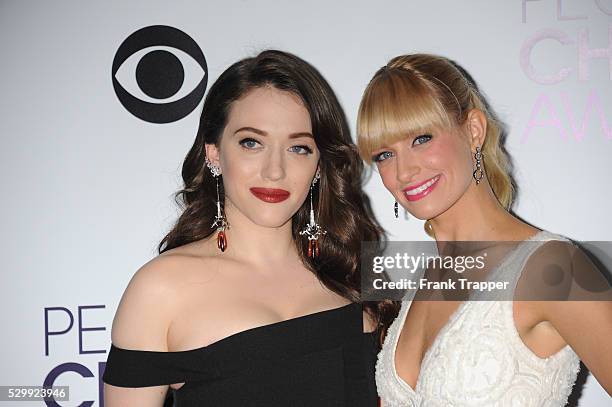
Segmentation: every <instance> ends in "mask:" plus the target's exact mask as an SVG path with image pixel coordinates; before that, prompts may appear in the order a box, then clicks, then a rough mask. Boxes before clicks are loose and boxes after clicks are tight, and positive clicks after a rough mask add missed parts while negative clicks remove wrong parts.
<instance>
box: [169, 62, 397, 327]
mask: <svg viewBox="0 0 612 407" xmlns="http://www.w3.org/2000/svg"><path fill="white" fill-rule="evenodd" d="M266 86H270V87H274V88H276V89H279V90H283V91H287V92H291V93H292V94H295V95H297V96H299V97H300V99H301V100H302V102H303V103H304V105H305V107H306V109H307V110H308V112H309V114H310V120H311V124H312V131H313V135H314V139H315V142H316V145H317V147H318V149H319V151H320V154H321V155H320V162H319V165H320V172H321V179H320V181H319V182H318V183H317V184H316V185H315V188H313V202H316V203H317V204H316V205H317V208H318V209H315V210H316V211H317V212H318V213H317V215H318V221H319V223H320V224H321V225H322V226H323V228H324V229H326V230H327V234H326V235H325V236H324V237H323V238H322V241H320V256H318V257H317V258H316V259H312V258H309V257H308V256H307V249H306V244H305V238H303V237H301V236H300V235H299V230H300V229H301V228H302V227H303V226H304V225H305V224H306V223H308V220H309V200H306V201H305V202H304V204H303V205H302V206H301V207H300V209H299V210H298V211H297V213H296V214H295V215H294V216H293V222H292V233H293V239H294V241H295V242H296V246H297V248H298V252H299V255H300V257H301V259H302V262H303V263H304V265H306V267H308V268H309V269H310V270H312V272H313V273H315V274H316V276H317V277H318V278H319V280H320V281H321V282H322V283H323V284H324V285H325V286H326V287H327V288H329V289H330V290H332V291H334V292H336V293H338V294H339V295H341V296H343V297H345V298H347V299H349V300H351V301H353V302H359V301H360V298H359V292H360V248H361V242H362V241H381V238H383V237H384V232H383V230H382V228H381V227H380V226H379V225H378V223H377V221H376V220H375V218H374V216H373V214H372V210H371V207H370V203H369V199H368V197H367V196H366V195H365V194H364V192H363V190H362V174H363V169H364V168H363V162H362V160H361V159H360V157H359V153H358V151H357V147H356V146H355V144H354V143H353V141H352V139H351V136H350V132H349V128H348V124H347V121H346V117H345V115H344V112H343V110H342V108H341V107H340V103H339V102H338V99H337V98H336V96H335V94H334V92H333V91H332V89H331V87H330V86H329V84H328V83H327V82H326V81H325V79H324V78H323V77H322V75H321V74H320V73H319V72H318V71H317V70H316V69H315V68H314V67H313V66H312V65H310V64H309V63H307V62H306V61H304V60H302V59H300V58H299V57H297V56H295V55H293V54H290V53H287V52H283V51H277V50H267V51H263V52H261V53H260V54H259V55H257V56H256V57H252V58H246V59H243V60H241V61H238V62H236V63H234V64H233V65H231V66H230V67H229V68H228V69H226V70H225V71H224V72H223V73H222V74H221V76H219V78H218V79H217V80H216V82H215V83H214V84H213V85H212V86H211V88H210V90H209V91H208V94H207V96H206V99H205V101H204V106H203V109H202V114H201V116H200V125H199V129H198V132H197V135H196V138H195V142H194V143H193V146H192V147H191V149H190V150H189V153H188V154H187V157H186V158H185V161H184V163H183V169H182V177H183V181H184V187H183V188H182V189H181V190H179V191H178V192H177V193H176V194H175V196H174V198H175V201H176V202H177V204H178V205H179V206H180V207H181V208H182V209H183V212H182V214H181V215H180V217H179V218H178V220H177V222H176V224H175V225H174V227H173V228H172V230H171V231H170V232H169V233H168V234H167V235H166V236H165V237H164V238H163V240H162V241H161V242H160V243H159V246H158V248H157V249H158V251H159V253H160V254H161V253H163V252H164V251H166V250H169V249H172V248H175V247H178V246H182V245H184V244H187V243H190V242H193V241H197V240H200V239H204V238H207V237H208V236H210V235H211V234H212V233H213V232H214V229H212V228H211V224H212V223H213V219H214V216H215V213H216V183H215V180H214V178H213V177H212V175H211V173H210V171H208V169H207V168H206V165H205V156H206V150H205V144H214V145H216V146H218V145H219V142H220V137H221V135H222V133H223V130H224V128H225V126H226V124H227V119H228V114H229V112H230V108H231V105H232V103H234V102H235V101H236V100H238V99H240V98H241V97H243V96H244V95H246V94H247V93H248V92H249V91H251V90H253V89H255V88H259V87H266ZM221 184H222V183H220V194H221V196H222V198H221V202H222V204H223V201H224V199H223V196H224V195H223V193H224V192H223V187H222V185H221ZM364 307H365V309H366V310H367V312H368V313H369V314H370V315H371V316H372V317H373V319H374V320H375V321H376V323H377V326H386V325H388V323H389V322H390V320H391V319H392V318H394V317H395V314H394V310H390V309H389V307H388V306H387V305H386V304H384V303H375V302H364ZM379 333H381V331H380V330H379Z"/></svg>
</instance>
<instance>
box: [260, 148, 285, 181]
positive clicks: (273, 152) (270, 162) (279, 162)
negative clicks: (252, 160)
mask: <svg viewBox="0 0 612 407" xmlns="http://www.w3.org/2000/svg"><path fill="white" fill-rule="evenodd" d="M262 176H263V178H264V179H268V180H270V181H278V180H280V179H283V178H284V177H285V155H284V151H283V150H282V149H280V148H273V149H270V150H269V151H268V154H266V155H265V161H264V163H263V168H262Z"/></svg>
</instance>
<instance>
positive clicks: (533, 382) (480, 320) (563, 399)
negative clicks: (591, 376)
mask: <svg viewBox="0 0 612 407" xmlns="http://www.w3.org/2000/svg"><path fill="white" fill-rule="evenodd" d="M540 238H541V239H542V241H547V240H551V239H557V240H567V239H566V238H564V237H562V236H560V235H556V234H552V233H550V232H547V231H540V232H538V233H537V234H536V235H534V236H533V237H532V238H530V239H528V240H540ZM537 247H538V244H536V245H519V246H518V247H517V249H516V250H515V251H514V252H513V253H512V254H511V255H510V256H509V258H508V261H504V262H502V263H501V264H500V266H499V268H498V269H497V270H496V271H495V272H496V273H499V274H500V276H503V278H507V279H508V280H509V281H512V283H513V287H515V286H516V282H517V281H518V278H519V277H520V273H521V271H522V268H523V266H524V264H525V262H526V261H527V259H528V258H529V256H530V254H531V253H533V251H535V249H536V248H537ZM410 304H411V301H404V302H402V307H401V309H400V312H399V315H398V317H397V318H396V320H395V321H394V322H393V323H392V324H391V326H390V327H389V330H388V332H387V336H386V338H385V341H384V344H383V347H382V350H381V352H380V353H379V354H378V360H377V363H376V386H377V389H378V394H379V396H380V397H381V399H382V402H383V407H400V406H401V407H406V406H413V407H417V406H426V407H438V406H456V407H458V406H466V407H467V406H489V407H491V406H499V407H506V406H510V407H515V406H516V407H519V406H520V407H530V406H534V407H535V406H538V407H540V406H546V407H553V406H564V405H565V404H566V403H567V398H568V396H569V394H570V393H571V390H572V387H573V384H574V383H575V381H576V377H577V374H578V371H579V369H580V360H579V358H578V356H577V355H576V353H575V352H574V351H573V349H572V348H571V347H570V346H569V345H567V346H565V347H564V348H563V349H561V350H560V351H559V352H557V353H555V354H554V355H552V356H550V357H548V358H540V357H539V356H537V355H536V354H534V353H533V352H532V351H531V350H530V349H529V348H528V347H527V346H526V345H525V344H524V343H523V341H522V340H521V338H520V336H519V333H518V331H517V330H516V326H515V325H514V318H513V311H512V304H513V302H512V301H465V302H463V303H462V304H461V305H460V306H459V307H458V308H457V310H456V311H455V312H454V313H453V314H452V315H451V317H450V318H449V320H448V322H447V323H446V325H444V326H443V327H442V329H441V330H440V332H439V333H438V335H437V337H436V338H435V340H434V342H433V343H432V344H431V346H430V348H429V349H428V350H427V352H426V353H425V355H424V357H423V361H422V363H421V369H420V373H419V377H418V378H417V382H416V386H415V389H412V388H411V387H410V386H409V385H408V384H407V383H406V382H405V381H404V380H402V378H400V377H399V375H398V374H397V371H396V370H395V349H396V347H397V342H398V340H399V336H400V333H401V331H402V328H403V325H404V322H405V319H406V316H407V314H408V311H409V309H410Z"/></svg>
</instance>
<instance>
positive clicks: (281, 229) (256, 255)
mask: <svg viewBox="0 0 612 407" xmlns="http://www.w3.org/2000/svg"><path fill="white" fill-rule="evenodd" d="M225 216H226V217H227V220H228V223H229V224H230V227H229V228H228V229H226V230H225V235H226V237H227V249H226V250H225V252H224V253H223V254H222V255H223V256H224V257H231V258H233V259H236V260H239V261H244V262H247V263H250V264H253V265H254V266H262V268H264V269H268V268H269V267H270V266H271V265H273V264H278V263H286V262H287V260H295V259H297V258H298V253H297V250H296V247H295V243H294V241H293V236H292V230H291V225H292V220H291V219H289V220H288V221H287V222H285V223H284V224H283V225H281V226H278V227H267V226H261V225H257V224H255V223H253V222H252V221H251V220H250V219H248V218H247V217H246V216H245V215H244V214H243V213H242V212H240V211H239V210H238V209H237V208H236V207H235V206H233V205H232V204H231V202H229V201H226V206H225ZM216 235H217V234H216V233H214V234H213V236H215V237H216Z"/></svg>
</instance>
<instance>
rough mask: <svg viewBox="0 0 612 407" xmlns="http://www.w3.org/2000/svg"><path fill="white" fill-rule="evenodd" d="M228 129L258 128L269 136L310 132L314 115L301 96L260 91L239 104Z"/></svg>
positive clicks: (244, 98) (267, 89)
mask: <svg viewBox="0 0 612 407" xmlns="http://www.w3.org/2000/svg"><path fill="white" fill-rule="evenodd" d="M227 126H228V127H231V128H234V127H237V128H240V127H242V126H250V127H256V128H259V129H261V130H265V131H269V132H274V131H278V132H289V133H294V132H306V131H307V132H310V131H312V126H311V122H310V113H309V112H308V109H306V106H305V105H304V103H303V102H302V100H301V99H300V97H299V96H297V95H295V94H293V93H291V92H287V91H283V90H279V89H276V88H273V87H269V86H266V87H260V88H255V89H253V90H251V91H249V92H247V93H246V94H245V95H244V96H242V97H241V98H240V99H238V100H236V101H235V102H234V103H233V104H232V107H231V109H230V113H229V116H228V124H227Z"/></svg>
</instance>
